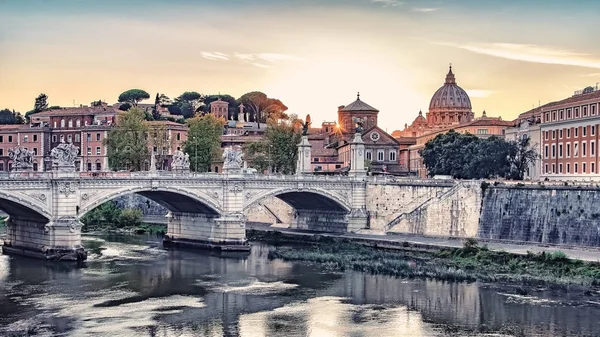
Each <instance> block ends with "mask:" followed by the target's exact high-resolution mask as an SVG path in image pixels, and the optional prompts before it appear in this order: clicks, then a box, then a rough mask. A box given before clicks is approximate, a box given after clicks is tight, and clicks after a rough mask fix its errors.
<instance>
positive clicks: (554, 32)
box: [0, 0, 600, 132]
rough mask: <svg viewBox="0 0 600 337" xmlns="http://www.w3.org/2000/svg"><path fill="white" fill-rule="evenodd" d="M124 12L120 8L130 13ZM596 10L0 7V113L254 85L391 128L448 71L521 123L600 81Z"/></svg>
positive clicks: (447, 5)
mask: <svg viewBox="0 0 600 337" xmlns="http://www.w3.org/2000/svg"><path fill="white" fill-rule="evenodd" d="M122 3H126V4H122ZM598 13H600V1H597V0H589V1H585V0H577V1H553V0H544V1H527V0H489V1H487V0H446V1H429V0H401V1H397V0H277V1H275V0H273V1H258V0H222V1H207V0H198V1H191V0H190V1H184V0H169V1H162V0H127V1H123V0H102V1H100V0H96V1H94V0H87V1H83V0H52V1H49V0H46V1H43V0H0V109H2V108H10V109H13V108H14V109H16V110H18V111H21V112H25V111H28V110H30V109H32V107H33V102H34V98H35V97H36V96H37V95H38V94H39V93H41V92H44V93H46V94H47V95H48V96H49V103H50V105H61V106H72V105H73V101H75V104H76V105H79V104H89V103H90V102H91V101H93V100H97V99H103V100H106V101H108V102H109V103H114V102H115V101H116V99H117V96H118V95H119V93H121V92H122V91H124V90H126V89H130V88H141V89H144V90H146V91H148V92H149V93H150V95H151V96H154V95H155V94H156V92H160V93H165V94H166V95H168V96H170V97H175V96H177V95H179V94H181V93H182V92H183V91H198V92H200V93H203V94H213V93H218V92H221V93H228V94H231V95H232V96H235V97H239V96H240V95H241V94H243V93H245V92H248V91H253V90H260V91H263V92H265V93H266V94H267V95H268V96H269V97H273V98H279V99H281V100H282V101H283V102H284V103H285V104H286V105H287V106H288V107H289V112H293V113H296V114H298V115H301V116H304V115H305V114H307V113H310V114H311V116H312V117H313V122H316V123H319V124H320V122H321V121H324V120H335V119H336V110H337V106H339V105H343V104H344V105H345V104H348V103H350V102H352V101H353V100H354V99H355V98H356V93H357V92H358V91H360V93H361V98H362V99H363V100H364V101H365V102H367V103H368V104H370V105H372V106H374V107H376V108H378V109H379V110H380V111H381V112H380V118H379V119H380V126H382V127H383V128H384V129H388V131H389V132H391V131H393V130H395V129H400V128H402V127H403V125H404V123H410V122H411V121H412V120H413V119H414V118H415V117H416V115H417V113H418V111H419V109H422V110H423V112H426V111H427V109H428V106H429V99H430V98H431V96H432V95H433V93H434V92H435V91H436V90H437V89H438V88H439V87H440V86H441V85H442V84H443V81H444V77H445V75H446V73H447V71H448V64H449V63H452V65H453V69H454V72H455V74H456V78H457V83H458V85H460V86H461V87H462V88H463V89H465V90H467V92H468V93H469V95H470V97H471V101H472V103H473V110H474V112H475V116H476V117H477V116H480V115H481V112H482V110H484V109H485V110H486V111H487V113H488V116H490V115H491V116H498V115H500V116H502V117H503V118H504V119H513V118H514V117H516V116H517V115H518V114H519V113H521V112H523V111H525V110H528V109H530V108H531V107H532V106H533V105H538V102H541V103H542V104H543V103H544V102H548V101H552V100H557V99H561V98H565V97H567V96H570V95H572V93H573V91H575V90H578V89H582V88H583V87H585V86H588V85H596V82H599V81H600V43H598V31H599V29H600V22H599V21H598Z"/></svg>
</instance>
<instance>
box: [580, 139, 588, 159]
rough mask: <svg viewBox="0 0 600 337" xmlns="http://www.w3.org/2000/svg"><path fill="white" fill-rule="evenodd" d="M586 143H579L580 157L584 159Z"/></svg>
mask: <svg viewBox="0 0 600 337" xmlns="http://www.w3.org/2000/svg"><path fill="white" fill-rule="evenodd" d="M586 150H587V143H586V142H581V156H582V157H585V156H586V154H587V151H586Z"/></svg>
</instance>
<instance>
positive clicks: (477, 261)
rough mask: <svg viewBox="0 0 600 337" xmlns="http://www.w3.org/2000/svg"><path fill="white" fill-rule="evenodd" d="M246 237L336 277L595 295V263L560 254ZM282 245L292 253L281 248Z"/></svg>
mask: <svg viewBox="0 0 600 337" xmlns="http://www.w3.org/2000/svg"><path fill="white" fill-rule="evenodd" d="M247 237H248V239H249V240H252V241H261V242H267V243H270V244H273V245H276V246H278V247H276V248H275V249H274V250H273V251H271V252H270V254H269V257H270V258H272V259H274V258H278V259H283V260H286V261H304V262H308V263H318V264H321V265H324V266H326V267H327V268H331V269H334V270H340V271H343V270H356V271H363V272H369V273H373V274H385V275H392V276H397V277H407V278H428V279H437V280H449V281H466V282H473V281H482V282H507V283H511V284H518V285H528V286H534V287H545V288H562V289H572V290H581V291H584V292H585V293H586V294H589V295H591V294H598V295H600V293H599V292H598V290H599V289H600V263H597V262H588V261H581V260H574V259H569V258H568V257H567V256H566V255H565V254H564V253H562V252H552V253H545V252H542V253H531V252H530V253H528V254H524V255H523V254H514V253H510V252H505V251H491V250H490V249H489V248H488V247H486V246H485V245H483V246H482V245H479V244H478V243H477V241H475V240H467V241H466V242H465V244H464V245H463V247H460V248H453V247H450V248H443V247H438V248H435V249H432V247H419V246H418V245H417V246H414V245H411V244H409V243H406V244H399V245H396V246H393V247H392V246H390V245H387V246H386V245H378V244H376V243H373V242H370V243H369V242H366V241H363V242H360V241H356V240H352V239H349V238H332V237H328V236H321V235H297V233H296V234H290V233H284V232H278V231H260V230H248V231H247ZM282 244H293V245H294V247H288V246H280V245H282ZM521 291H523V292H526V290H521Z"/></svg>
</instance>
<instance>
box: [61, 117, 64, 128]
mask: <svg viewBox="0 0 600 337" xmlns="http://www.w3.org/2000/svg"><path fill="white" fill-rule="evenodd" d="M60 127H61V128H64V127H65V120H64V119H61V120H60Z"/></svg>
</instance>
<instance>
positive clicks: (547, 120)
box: [544, 112, 550, 122]
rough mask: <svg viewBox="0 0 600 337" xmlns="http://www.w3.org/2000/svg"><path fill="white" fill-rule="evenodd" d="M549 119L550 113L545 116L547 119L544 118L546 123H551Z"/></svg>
mask: <svg viewBox="0 0 600 337" xmlns="http://www.w3.org/2000/svg"><path fill="white" fill-rule="evenodd" d="M549 117H550V114H548V113H547V112H546V115H545V117H544V121H546V122H549V121H550V118H549Z"/></svg>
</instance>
